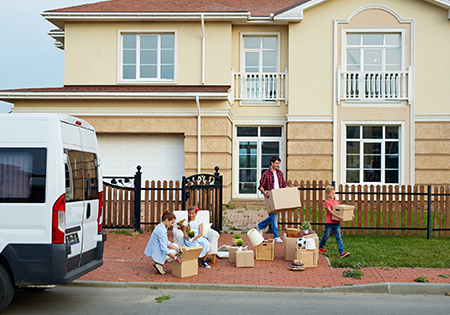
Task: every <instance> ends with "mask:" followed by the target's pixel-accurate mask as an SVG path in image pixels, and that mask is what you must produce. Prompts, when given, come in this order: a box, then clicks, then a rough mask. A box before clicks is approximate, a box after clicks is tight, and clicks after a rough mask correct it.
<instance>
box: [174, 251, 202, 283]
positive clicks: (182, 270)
mask: <svg viewBox="0 0 450 315" xmlns="http://www.w3.org/2000/svg"><path fill="white" fill-rule="evenodd" d="M202 249H203V247H201V246H194V247H182V248H181V255H180V257H181V258H182V259H184V261H183V262H182V263H181V264H180V263H179V262H177V261H172V275H173V276H175V277H179V278H185V277H190V276H195V275H198V256H199V255H200V253H201V252H202Z"/></svg>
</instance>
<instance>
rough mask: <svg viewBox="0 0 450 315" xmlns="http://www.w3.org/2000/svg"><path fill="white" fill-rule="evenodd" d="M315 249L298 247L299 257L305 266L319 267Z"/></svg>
mask: <svg viewBox="0 0 450 315" xmlns="http://www.w3.org/2000/svg"><path fill="white" fill-rule="evenodd" d="M314 252H315V250H314V249H297V259H298V260H300V261H301V262H302V263H303V264H304V265H305V267H317V259H316V258H315V255H314Z"/></svg>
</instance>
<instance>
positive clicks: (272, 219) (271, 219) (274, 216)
mask: <svg viewBox="0 0 450 315" xmlns="http://www.w3.org/2000/svg"><path fill="white" fill-rule="evenodd" d="M269 224H271V225H272V232H273V238H277V237H280V234H278V212H276V213H270V214H269V216H268V217H267V218H265V219H264V220H263V221H262V222H259V223H258V229H260V230H264V229H265V228H266V227H267V226H268V225H269Z"/></svg>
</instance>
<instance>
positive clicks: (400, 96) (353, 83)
mask: <svg viewBox="0 0 450 315" xmlns="http://www.w3.org/2000/svg"><path fill="white" fill-rule="evenodd" d="M410 73H411V68H409V69H408V71H341V70H340V69H338V83H337V84H338V93H339V95H338V103H340V101H342V100H344V101H348V100H356V101H386V100H394V101H401V100H408V102H409V98H410V95H411V92H410V89H411V83H410V79H411V74H410Z"/></svg>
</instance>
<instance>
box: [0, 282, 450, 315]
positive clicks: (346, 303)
mask: <svg viewBox="0 0 450 315" xmlns="http://www.w3.org/2000/svg"><path fill="white" fill-rule="evenodd" d="M162 296H170V299H168V300H164V301H162V303H157V301H156V300H155V298H158V297H162ZM449 309H450V297H448V296H436V295H429V296H425V295H392V294H379V295H376V294H342V293H339V294H337V293H336V294H333V293H290V292H289V293H282V292H276V293H270V292H239V291H211V290H210V291H197V290H170V289H162V290H160V289H157V288H114V287H106V288H105V287H77V286H74V287H72V286H58V287H55V288H53V289H49V290H47V291H45V292H17V293H16V295H15V297H14V300H13V302H12V303H11V305H10V306H9V307H8V308H7V309H6V310H5V311H4V312H3V313H2V315H10V314H27V315H28V314H33V315H39V314H58V315H60V314H64V315H71V314H74V315H75V314H76V315H80V314H96V315H103V314H105V315H106V314H108V315H111V314H127V315H131V314H139V315H142V314H167V315H169V314H170V315H174V314H193V313H196V314H270V313H273V312H276V313H278V314H308V315H309V314H347V315H348V314H364V315H371V314H376V315H379V314H408V315H412V314H421V315H423V314H427V315H430V314H448V313H449Z"/></svg>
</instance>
